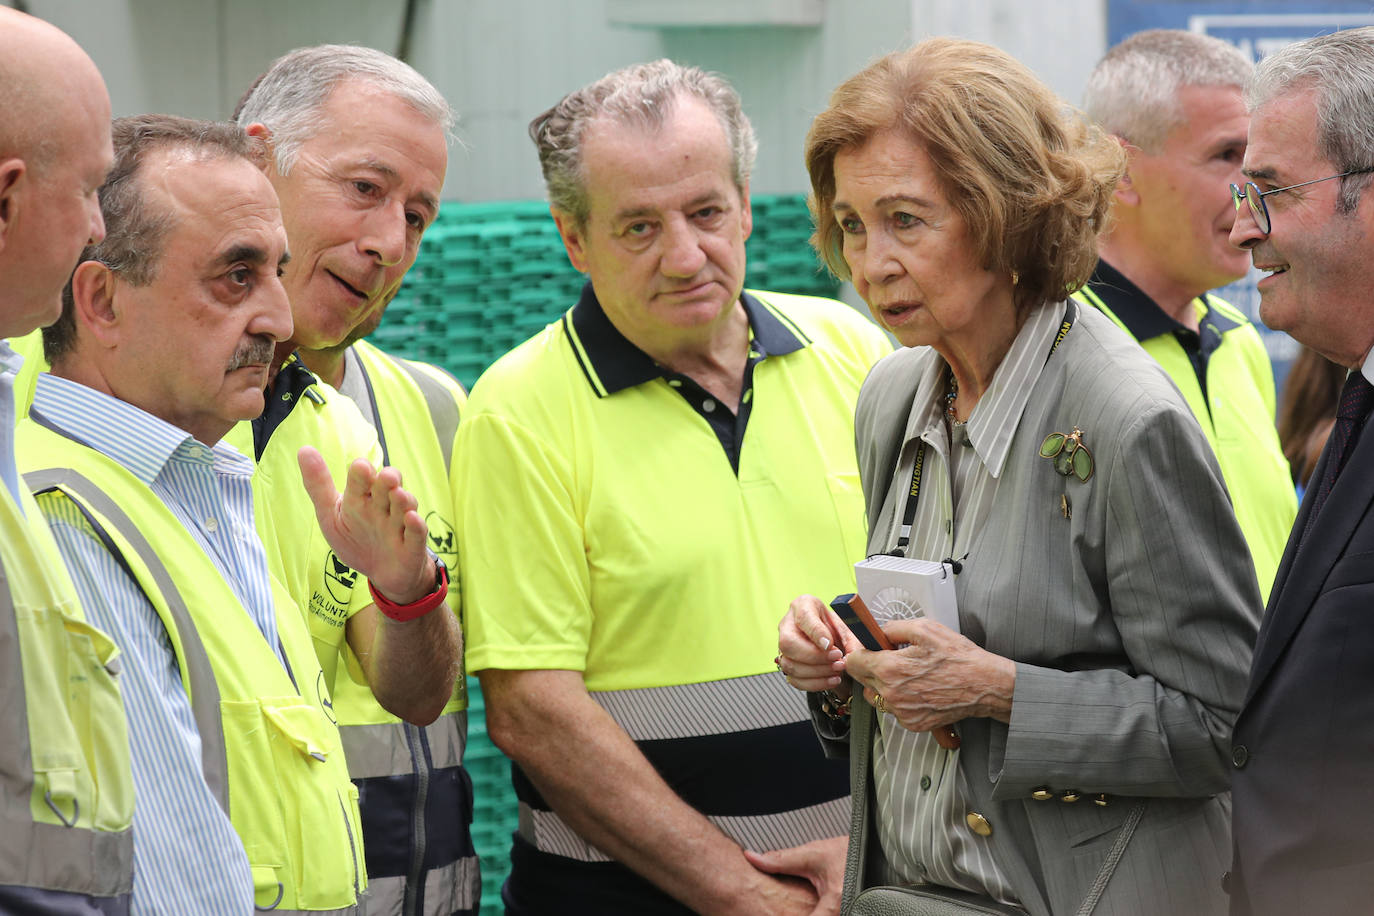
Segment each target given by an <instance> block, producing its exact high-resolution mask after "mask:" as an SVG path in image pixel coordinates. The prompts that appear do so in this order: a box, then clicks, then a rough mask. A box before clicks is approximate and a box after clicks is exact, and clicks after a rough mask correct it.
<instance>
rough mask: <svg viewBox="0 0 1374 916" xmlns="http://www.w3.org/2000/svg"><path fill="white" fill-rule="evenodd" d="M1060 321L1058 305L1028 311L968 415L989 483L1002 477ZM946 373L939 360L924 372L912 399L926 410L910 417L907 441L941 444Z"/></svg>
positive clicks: (1060, 306)
mask: <svg viewBox="0 0 1374 916" xmlns="http://www.w3.org/2000/svg"><path fill="white" fill-rule="evenodd" d="M1063 316H1064V306H1063V304H1062V303H1058V302H1052V303H1050V302H1047V303H1044V304H1042V305H1039V306H1035V307H1034V308H1033V309H1032V310H1031V313H1030V314H1029V315H1028V316H1027V317H1026V321H1025V323H1024V324H1023V325H1021V330H1020V331H1019V332H1017V335H1016V338H1015V339H1014V340H1013V341H1012V344H1011V348H1010V349H1008V350H1007V355H1006V356H1004V357H1002V362H1001V363H1000V364H999V365H998V367H997V371H996V372H994V373H993V376H992V385H991V386H990V387H989V388H988V390H987V391H986V392H984V394H983V396H982V397H981V398H980V399H979V400H978V406H977V407H975V408H974V409H973V413H971V414H969V418H968V423H967V424H966V427H965V428H966V430H967V432H968V438H969V442H971V443H972V444H973V450H974V451H975V452H976V453H977V454H978V458H979V460H980V461H982V462H983V465H984V466H985V467H986V468H987V469H988V473H989V474H991V475H992V476H993V477H1001V476H1002V469H1003V468H1004V467H1005V466H1006V463H1007V455H1008V454H1009V453H1010V452H1011V443H1012V439H1013V438H1014V437H1015V435H1016V428H1017V427H1018V426H1019V425H1020V423H1021V416H1022V414H1024V413H1025V410H1026V404H1027V403H1028V402H1029V401H1030V394H1031V388H1033V387H1034V385H1035V382H1036V380H1037V379H1039V378H1040V372H1041V370H1043V369H1044V368H1045V363H1046V362H1047V361H1048V360H1047V357H1048V355H1049V352H1050V347H1051V346H1052V345H1053V344H1054V340H1055V335H1056V334H1057V333H1058V332H1059V328H1060V324H1061V319H1062V318H1063ZM946 367H947V364H946V363H945V361H944V360H943V359H934V360H931V361H930V364H929V365H928V366H927V367H926V370H925V373H924V374H923V375H922V377H921V381H920V383H919V384H918V385H917V387H916V399H915V403H916V404H917V405H920V404H925V409H924V410H919V409H918V410H914V411H912V416H911V420H910V422H909V423H908V424H907V439H912V438H915V437H918V436H919V437H920V438H923V439H926V440H927V441H934V437H939V441H943V437H944V424H943V422H942V418H943V416H944V410H945V392H946V386H947V382H946V373H947V372H948V369H947V368H946ZM951 447H957V446H953V445H951Z"/></svg>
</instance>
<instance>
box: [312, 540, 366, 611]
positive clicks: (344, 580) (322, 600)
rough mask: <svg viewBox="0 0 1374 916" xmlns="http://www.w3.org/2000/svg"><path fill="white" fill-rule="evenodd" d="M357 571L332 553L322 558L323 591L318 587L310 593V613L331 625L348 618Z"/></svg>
mask: <svg viewBox="0 0 1374 916" xmlns="http://www.w3.org/2000/svg"><path fill="white" fill-rule="evenodd" d="M357 581H358V573H357V572H356V571H354V570H353V569H350V568H349V567H348V566H346V565H345V564H344V563H343V562H341V561H340V560H339V558H338V557H337V556H335V555H334V551H332V550H331V551H329V554H328V555H327V556H326V557H325V558H324V593H321V592H320V591H319V590H318V589H317V590H315V591H313V592H312V594H311V595H310V613H312V614H314V615H315V616H316V617H319V618H321V619H323V620H324V621H325V622H327V623H328V624H330V625H331V626H335V627H341V626H343V625H344V622H345V621H346V620H348V605H349V602H350V601H352V599H353V586H354V585H355V584H356V583H357Z"/></svg>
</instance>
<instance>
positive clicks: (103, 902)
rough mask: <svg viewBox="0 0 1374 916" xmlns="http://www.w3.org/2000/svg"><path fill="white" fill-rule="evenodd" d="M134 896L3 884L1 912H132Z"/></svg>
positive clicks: (73, 915)
mask: <svg viewBox="0 0 1374 916" xmlns="http://www.w3.org/2000/svg"><path fill="white" fill-rule="evenodd" d="M89 870H90V869H89V868H88V869H87V871H89ZM130 898H131V895H129V894H119V895H117V896H114V897H92V896H91V895H90V894H85V893H80V892H77V891H50V890H47V889H45V888H41V887H6V886H0V913H23V914H24V916H128V914H129V912H130V907H131V905H132V903H131V899H130Z"/></svg>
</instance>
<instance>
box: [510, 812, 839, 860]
mask: <svg viewBox="0 0 1374 916" xmlns="http://www.w3.org/2000/svg"><path fill="white" fill-rule="evenodd" d="M706 819H707V820H708V821H710V822H711V823H712V824H715V825H716V827H718V828H720V832H721V833H723V834H725V835H726V836H728V837H729V838H730V839H732V840H734V841H735V842H736V843H739V844H740V845H741V846H743V847H744V848H745V849H752V850H754V851H756V852H767V851H768V850H772V849H783V848H786V847H789V846H798V845H801V844H802V843H809V842H811V841H812V840H820V839H825V838H826V837H834V836H842V835H844V834H846V833H848V832H849V798H848V797H847V796H846V797H844V798H835V799H831V800H830V801H828V802H821V803H820V804H819V805H811V806H810V807H807V808H798V809H796V810H794V811H784V812H782V813H780V814H759V815H753V816H749V817H713V816H710V815H707V818H706ZM520 836H521V837H522V838H523V839H524V840H525V841H526V842H528V843H531V844H532V845H533V846H534V847H535V848H536V849H538V850H539V851H540V852H549V853H553V854H554V855H560V856H564V857H566V858H569V859H576V860H577V861H579V862H609V861H611V858H610V856H608V855H606V854H605V853H603V852H602V851H601V850H599V849H597V848H596V847H595V846H592V845H591V844H590V843H588V842H587V841H586V840H584V839H582V837H580V836H578V834H577V833H576V832H574V831H573V829H572V828H571V827H569V826H568V825H567V824H566V823H564V822H563V819H562V818H561V817H559V816H558V815H557V814H555V813H553V812H552V811H538V810H535V809H534V808H531V807H530V806H529V805H527V804H525V803H524V802H521V803H520Z"/></svg>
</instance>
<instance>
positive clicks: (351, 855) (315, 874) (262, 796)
mask: <svg viewBox="0 0 1374 916" xmlns="http://www.w3.org/2000/svg"><path fill="white" fill-rule="evenodd" d="M27 426H29V427H30V428H29V429H27V430H25V437H24V440H23V441H24V443H25V444H24V448H23V450H22V451H21V454H23V455H24V459H25V462H26V463H27V464H28V465H30V466H33V467H37V468H38V469H39V470H38V473H39V474H41V475H42V477H41V479H42V480H46V481H50V482H55V484H52V485H55V486H56V487H57V489H56V492H60V493H61V494H62V495H64V496H65V497H66V498H68V499H70V500H72V502H73V503H75V504H77V505H80V506H81V507H82V510H83V514H85V515H86V516H87V517H88V518H90V519H91V520H92V522H93V523H94V524H95V525H96V526H97V527H98V530H101V531H104V532H105V536H106V538H107V539H108V540H107V545H113V547H114V550H116V551H117V552H118V553H119V554H120V555H121V556H122V558H123V562H122V564H121V565H124V566H126V568H128V569H129V570H130V571H131V572H132V573H133V575H134V577H135V581H136V582H137V583H138V585H139V587H140V588H141V589H142V590H143V593H144V594H145V595H146V596H147V597H148V599H149V601H150V602H151V603H152V604H153V606H154V608H155V609H156V611H157V613H158V616H159V618H160V619H161V620H162V623H163V626H164V627H165V628H166V630H167V634H168V637H169V639H170V640H171V643H172V646H173V649H174V651H175V652H176V655H177V661H178V664H179V666H180V668H181V670H182V672H183V683H184V684H185V685H186V688H187V691H188V694H189V696H190V699H191V706H192V709H193V711H194V715H195V718H196V721H197V723H198V724H199V723H202V722H206V721H213V717H214V716H215V715H216V714H217V715H218V718H219V722H220V730H219V732H218V740H217V741H216V742H213V743H218V744H219V745H220V748H221V749H220V750H217V751H216V754H219V755H222V757H223V759H224V761H225V767H224V776H223V781H224V786H225V787H226V788H224V789H221V790H220V797H221V798H223V797H226V795H225V793H226V792H227V798H228V800H229V818H230V821H231V822H232V823H233V825H234V828H235V830H236V831H237V832H238V834H239V837H240V839H241V840H243V844H244V849H245V851H246V852H247V855H248V861H249V866H250V869H251V871H252V873H253V881H254V886H255V897H256V901H257V905H258V907H259V908H263V909H273V910H275V911H277V912H281V913H294V912H311V913H320V912H325V913H344V912H351V911H352V910H353V908H354V905H355V903H356V895H357V893H358V892H359V891H360V890H361V888H362V887H363V886H365V884H366V877H365V875H364V873H363V865H362V863H363V854H362V841H361V829H360V823H359V816H358V808H357V800H356V799H357V790H356V789H355V788H354V786H353V785H352V783H351V782H349V781H348V774H347V768H346V766H345V762H344V755H343V752H342V748H341V746H340V742H339V737H338V731H337V728H336V727H335V726H334V725H333V723H332V721H331V719H330V718H329V716H330V715H331V713H330V700H329V694H328V690H327V688H326V685H325V684H324V675H323V674H322V673H321V671H320V669H319V665H318V662H317V661H316V659H315V655H314V651H313V648H312V646H311V643H310V639H309V635H308V634H307V633H306V631H305V626H304V622H303V620H302V617H301V615H300V613H299V611H297V610H296V609H295V608H294V606H293V605H291V604H290V600H289V598H287V597H286V596H285V594H284V591H283V590H282V589H281V587H280V585H279V584H278V583H276V582H275V581H274V582H273V595H274V598H275V599H276V604H277V614H276V619H277V631H278V637H279V639H280V641H281V646H282V650H283V653H284V654H285V657H286V659H287V661H288V662H289V664H290V669H289V670H287V669H285V668H283V666H282V664H281V661H280V660H279V659H278V657H277V655H276V653H275V652H274V651H272V649H271V647H270V646H269V645H268V644H267V642H266V641H265V640H264V639H263V638H262V634H261V633H260V632H259V631H258V629H257V626H256V625H255V624H254V623H253V622H252V620H251V619H250V618H249V616H248V615H247V614H242V613H241V614H232V613H225V609H226V608H233V607H236V606H238V604H239V602H238V599H237V597H236V596H235V594H234V592H233V590H232V589H231V588H230V587H229V585H228V584H227V583H226V582H225V581H224V579H223V576H222V575H221V574H220V573H219V571H218V570H217V569H216V568H215V566H214V564H213V563H212V562H211V561H210V559H209V558H208V557H206V556H205V554H204V553H203V552H202V551H201V550H200V549H199V548H198V547H197V545H196V544H195V542H194V540H192V539H191V538H190V537H189V536H188V535H187V534H186V530H185V528H184V527H183V526H182V525H181V524H180V522H178V521H177V519H176V518H175V516H173V515H172V513H171V512H170V510H168V509H167V507H166V506H165V505H164V504H163V503H162V501H161V500H160V499H158V497H157V496H156V495H155V494H154V493H153V492H152V491H151V490H150V489H149V488H148V487H146V486H145V485H144V484H142V483H141V482H140V481H138V480H137V479H136V478H134V477H133V476H132V475H131V474H130V473H129V472H128V471H127V470H126V469H125V468H123V467H121V466H119V465H118V464H116V463H115V462H113V461H112V460H110V459H108V458H107V457H105V456H104V455H101V454H100V453H98V452H95V451H93V450H91V449H89V448H87V447H85V446H83V445H80V444H78V443H75V442H73V441H71V440H69V439H66V438H64V437H62V436H61V435H60V434H58V433H56V432H53V431H51V430H49V429H46V428H43V427H40V426H36V425H34V424H27ZM44 465H56V466H57V467H44ZM63 466H65V467H66V468H68V469H67V470H64V469H63ZM26 479H27V475H26ZM92 496H94V497H95V498H94V499H92V498H91V497H92ZM134 518H138V519H139V522H138V524H135V523H134V522H133V519H134ZM153 543H157V544H159V545H160V549H159V550H156V551H154V550H153V549H152V546H151V545H152V544H153ZM188 596H194V597H193V598H192V599H191V600H189V601H187V600H186V598H187V597H188ZM178 605H179V606H180V610H183V611H184V614H179V613H178V610H177V606H178ZM193 646H194V647H195V648H193ZM197 664H199V665H204V666H206V667H205V670H198V671H191V670H189V669H190V668H191V667H192V666H193V665H197ZM207 670H208V675H207V673H206V672H207ZM207 680H208V682H209V683H211V684H213V687H211V688H207V687H206V686H205V685H206V683H207ZM207 704H209V705H213V706H216V707H218V709H217V710H215V711H211V710H206V709H204V708H203V707H204V706H206V705H207ZM213 737H215V733H214V732H208V733H207V732H202V740H206V739H207V738H213ZM208 756H209V759H210V760H211V762H212V766H213V763H214V758H215V755H213V754H212V755H208Z"/></svg>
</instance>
